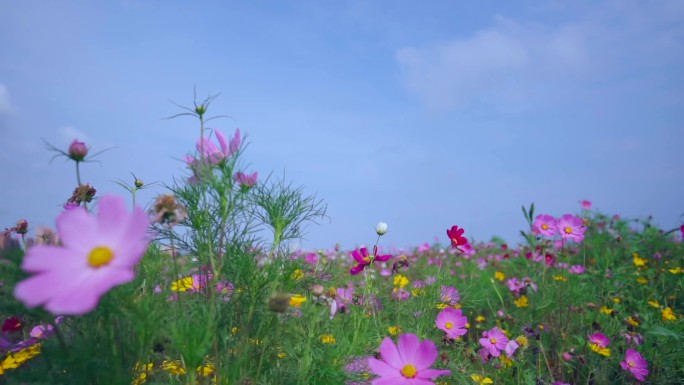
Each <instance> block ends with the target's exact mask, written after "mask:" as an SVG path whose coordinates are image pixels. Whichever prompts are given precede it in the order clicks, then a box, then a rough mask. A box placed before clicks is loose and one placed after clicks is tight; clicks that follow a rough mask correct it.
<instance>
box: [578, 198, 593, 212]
mask: <svg viewBox="0 0 684 385" xmlns="http://www.w3.org/2000/svg"><path fill="white" fill-rule="evenodd" d="M580 204H581V205H582V209H583V210H591V201H590V200H586V199H582V200H581V201H580Z"/></svg>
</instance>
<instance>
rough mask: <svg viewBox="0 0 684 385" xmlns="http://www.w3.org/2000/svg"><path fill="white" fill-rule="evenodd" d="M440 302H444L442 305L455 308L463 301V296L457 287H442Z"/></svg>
mask: <svg viewBox="0 0 684 385" xmlns="http://www.w3.org/2000/svg"><path fill="white" fill-rule="evenodd" d="M439 300H440V301H442V303H445V304H447V305H452V306H453V305H456V304H458V301H460V300H461V295H460V294H459V292H458V289H456V288H455V287H453V286H444V285H442V288H441V290H440V293H439Z"/></svg>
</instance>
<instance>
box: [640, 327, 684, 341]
mask: <svg viewBox="0 0 684 385" xmlns="http://www.w3.org/2000/svg"><path fill="white" fill-rule="evenodd" d="M646 334H654V335H657V336H661V337H667V338H674V339H675V340H677V341H679V340H681V339H684V336H682V335H681V334H677V333H676V332H673V331H672V330H670V329H666V328H664V327H662V326H657V325H656V326H653V327H652V328H651V329H649V330H648V331H647V332H646Z"/></svg>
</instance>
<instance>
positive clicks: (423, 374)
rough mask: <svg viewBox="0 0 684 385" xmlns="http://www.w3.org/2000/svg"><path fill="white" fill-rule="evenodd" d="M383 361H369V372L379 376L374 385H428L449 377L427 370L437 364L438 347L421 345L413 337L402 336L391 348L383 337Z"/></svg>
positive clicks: (387, 339) (372, 382) (390, 344)
mask: <svg viewBox="0 0 684 385" xmlns="http://www.w3.org/2000/svg"><path fill="white" fill-rule="evenodd" d="M380 356H381V357H382V360H378V359H376V358H374V357H369V358H368V366H369V367H370V369H371V371H372V372H373V373H374V374H376V375H378V376H380V378H376V379H374V380H372V381H371V384H373V385H383V384H392V385H416V384H421V385H428V384H434V382H432V381H431V380H434V379H435V378H437V377H439V376H448V375H450V374H451V371H449V370H440V369H430V367H431V366H432V365H433V364H434V363H435V361H436V360H437V347H435V344H434V343H433V342H432V341H430V340H427V339H426V340H424V341H422V342H421V341H420V339H419V338H418V336H416V335H415V334H402V335H401V336H399V343H398V344H397V345H394V343H393V342H392V340H391V339H390V338H389V337H385V339H384V340H383V341H382V344H381V345H380Z"/></svg>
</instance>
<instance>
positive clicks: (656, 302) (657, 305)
mask: <svg viewBox="0 0 684 385" xmlns="http://www.w3.org/2000/svg"><path fill="white" fill-rule="evenodd" d="M648 304H649V305H651V306H653V307H654V308H656V309H659V308H660V302H658V301H656V300H655V299H651V300H649V301H648Z"/></svg>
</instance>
